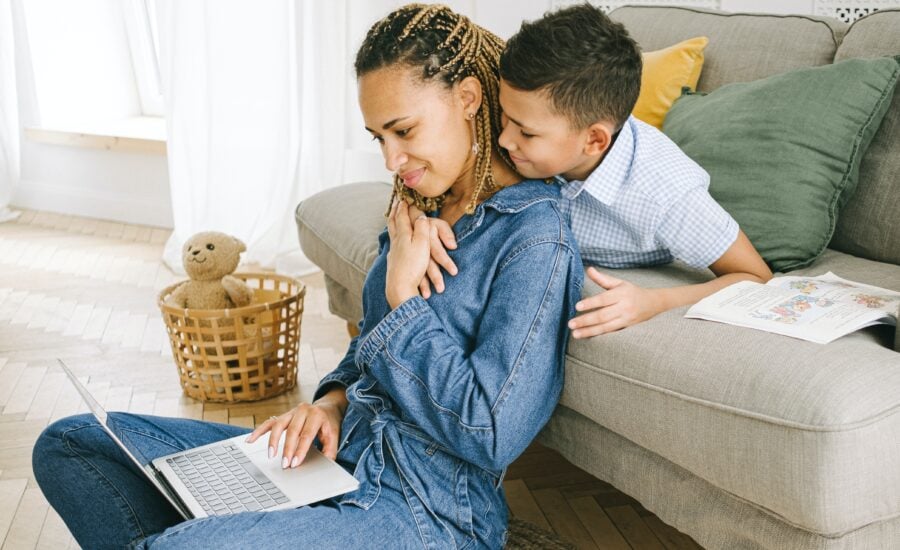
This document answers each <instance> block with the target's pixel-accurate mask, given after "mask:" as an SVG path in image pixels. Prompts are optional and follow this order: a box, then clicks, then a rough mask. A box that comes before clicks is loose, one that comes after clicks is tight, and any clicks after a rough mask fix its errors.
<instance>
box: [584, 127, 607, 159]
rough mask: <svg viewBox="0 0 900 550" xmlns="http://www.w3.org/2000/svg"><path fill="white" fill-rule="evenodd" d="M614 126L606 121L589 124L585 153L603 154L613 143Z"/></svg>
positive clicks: (591, 154) (590, 154) (592, 154)
mask: <svg viewBox="0 0 900 550" xmlns="http://www.w3.org/2000/svg"><path fill="white" fill-rule="evenodd" d="M614 133H615V132H614V131H613V129H612V127H611V126H610V125H609V124H607V123H605V122H595V123H594V124H591V125H590V126H588V129H587V139H586V140H585V142H584V154H585V155H589V156H595V155H603V154H604V153H606V151H607V150H608V149H609V148H610V146H611V145H612V140H613V134H614Z"/></svg>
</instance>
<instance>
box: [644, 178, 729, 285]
mask: <svg viewBox="0 0 900 550" xmlns="http://www.w3.org/2000/svg"><path fill="white" fill-rule="evenodd" d="M737 235H738V224H737V222H736V221H735V220H734V218H732V217H731V215H730V214H729V213H728V212H726V211H725V209H724V208H722V207H721V206H720V205H719V203H717V202H716V201H715V200H714V199H713V198H712V197H711V196H710V195H709V192H708V191H707V190H706V188H705V187H703V186H697V187H694V188H692V189H690V190H688V191H687V192H686V193H685V194H684V195H683V196H682V197H681V198H680V199H679V200H677V201H676V202H674V203H673V204H672V206H671V207H670V208H669V209H668V210H667V211H666V212H665V213H664V214H663V215H662V219H661V221H660V224H659V227H658V229H657V232H656V238H657V240H658V241H659V242H660V243H661V244H662V245H663V246H664V247H666V248H667V249H668V250H669V252H670V253H671V254H672V256H674V257H675V258H677V259H679V260H681V261H683V262H684V263H686V264H688V265H690V266H692V267H698V268H703V267H709V266H710V265H712V264H713V263H715V262H716V260H718V259H719V258H721V257H722V255H723V254H725V252H726V251H727V250H728V249H729V248H730V247H731V245H732V244H734V242H735V240H736V239H737Z"/></svg>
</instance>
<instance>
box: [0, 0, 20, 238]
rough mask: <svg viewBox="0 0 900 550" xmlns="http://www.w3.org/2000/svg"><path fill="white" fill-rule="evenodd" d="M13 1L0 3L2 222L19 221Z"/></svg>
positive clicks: (17, 113)
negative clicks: (15, 200)
mask: <svg viewBox="0 0 900 550" xmlns="http://www.w3.org/2000/svg"><path fill="white" fill-rule="evenodd" d="M12 1H13V0H0V222H5V221H9V220H12V219H15V218H16V217H18V215H19V213H18V212H14V211H12V210H10V209H9V201H10V200H11V199H12V195H13V192H14V191H15V188H16V184H17V183H18V181H19V102H18V100H17V97H18V92H17V90H16V83H17V79H16V49H15V40H14V36H15V33H14V32H13V29H14V27H15V25H14V23H13V20H14V18H13V6H12Z"/></svg>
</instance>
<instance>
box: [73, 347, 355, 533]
mask: <svg viewBox="0 0 900 550" xmlns="http://www.w3.org/2000/svg"><path fill="white" fill-rule="evenodd" d="M57 361H59V365H60V366H61V367H62V369H63V371H64V372H65V373H66V376H68V377H69V380H71V381H72V384H73V385H74V386H75V389H77V390H78V393H79V394H81V398H82V399H83V400H84V402H85V403H86V404H87V406H88V408H90V410H91V413H93V415H94V416H95V417H96V418H97V421H98V422H100V425H101V426H103V429H104V430H105V431H106V433H107V434H109V436H110V437H111V438H112V439H113V441H115V442H116V444H117V445H118V446H119V448H121V449H122V451H123V452H124V453H125V455H127V456H128V458H130V459H131V461H132V462H134V464H135V466H137V468H138V470H140V471H141V472H143V473H144V475H145V476H146V477H147V479H148V480H149V481H150V483H152V484H153V486H154V487H156V489H157V490H158V491H159V492H160V493H162V495H163V496H164V497H166V499H167V500H168V501H169V502H170V503H171V504H172V506H174V507H175V509H176V510H178V512H179V513H180V514H181V515H182V516H183V517H184V518H185V519H192V518H203V517H208V516H221V515H227V514H236V513H239V512H243V511H260V510H261V511H272V510H283V509H285V508H297V507H298V506H303V505H305V504H311V503H314V502H318V501H320V500H325V499H327V498H331V497H334V496H337V495H341V494H344V493H347V492H350V491H353V490H355V489H356V488H358V487H359V482H358V481H357V480H356V478H354V477H353V476H352V475H350V474H349V473H347V471H346V470H344V469H343V468H342V467H341V466H340V465H338V464H337V463H336V462H334V461H332V460H331V459H329V458H328V457H326V456H325V455H323V454H322V453H321V452H319V450H318V449H316V448H315V447H310V449H309V452H307V454H306V458H304V460H303V463H302V464H301V465H300V466H298V467H297V468H294V469H282V468H281V458H280V453H277V454H276V455H275V457H274V458H271V459H270V458H269V457H268V437H266V436H263V437H260V438H259V439H257V440H256V441H255V442H253V443H246V442H245V441H244V439H246V437H247V436H246V435H240V436H237V437H233V438H231V439H225V440H223V441H218V442H216V443H211V444H209V445H203V446H201V447H195V448H193V449H188V450H186V451H181V452H177V453H173V454H170V455H166V456H161V457H159V458H157V459H155V460H154V461H153V462H151V463H150V464H147V465H146V466H143V465H141V463H140V461H139V460H138V459H137V458H136V456H135V453H133V452H132V451H131V449H129V448H128V444H127V443H126V442H124V441H123V440H121V439H119V437H118V436H116V434H115V433H114V432H113V430H112V429H111V428H110V426H109V424H108V422H107V414H106V411H105V410H103V407H101V406H100V403H98V402H97V400H96V399H94V397H93V396H92V395H91V394H90V392H88V390H87V388H85V387H84V385H83V384H82V383H81V382H80V381H79V380H78V379H77V378H75V375H74V374H73V373H72V371H71V370H69V367H68V366H66V364H65V363H63V362H62V361H61V360H59V359H57ZM283 444H284V434H282V439H281V443H280V444H279V445H278V448H279V449H280V448H281V447H282V446H283Z"/></svg>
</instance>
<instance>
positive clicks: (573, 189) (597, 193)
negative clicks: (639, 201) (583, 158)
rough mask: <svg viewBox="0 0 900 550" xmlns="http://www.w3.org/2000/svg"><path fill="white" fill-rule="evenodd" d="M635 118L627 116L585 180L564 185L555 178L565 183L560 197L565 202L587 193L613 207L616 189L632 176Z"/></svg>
mask: <svg viewBox="0 0 900 550" xmlns="http://www.w3.org/2000/svg"><path fill="white" fill-rule="evenodd" d="M634 147H635V139H634V117H633V116H629V117H628V120H626V121H625V124H623V125H622V129H621V130H619V135H618V137H616V141H615V142H614V143H613V145H612V147H610V148H609V151H607V152H606V156H604V157H603V160H602V161H600V164H599V165H598V166H597V167H596V168H594V171H593V172H591V173H590V175H589V176H588V177H587V179H586V180H584V181H579V180H571V181H568V182H565V180H564V179H562V178H560V177H559V176H557V178H558V179H559V180H560V181H563V182H565V185H564V186H563V190H562V194H563V196H565V197H566V198H568V199H574V198H576V197H577V196H578V195H580V194H581V192H582V191H587V192H588V193H590V195H591V196H592V197H594V198H595V199H597V200H598V201H600V202H602V203H604V204H607V205H609V204H612V203H613V202H614V201H615V198H616V195H618V194H619V189H621V188H622V185H623V184H624V183H625V181H626V180H627V179H628V176H629V175H630V174H631V164H632V161H633V159H634Z"/></svg>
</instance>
